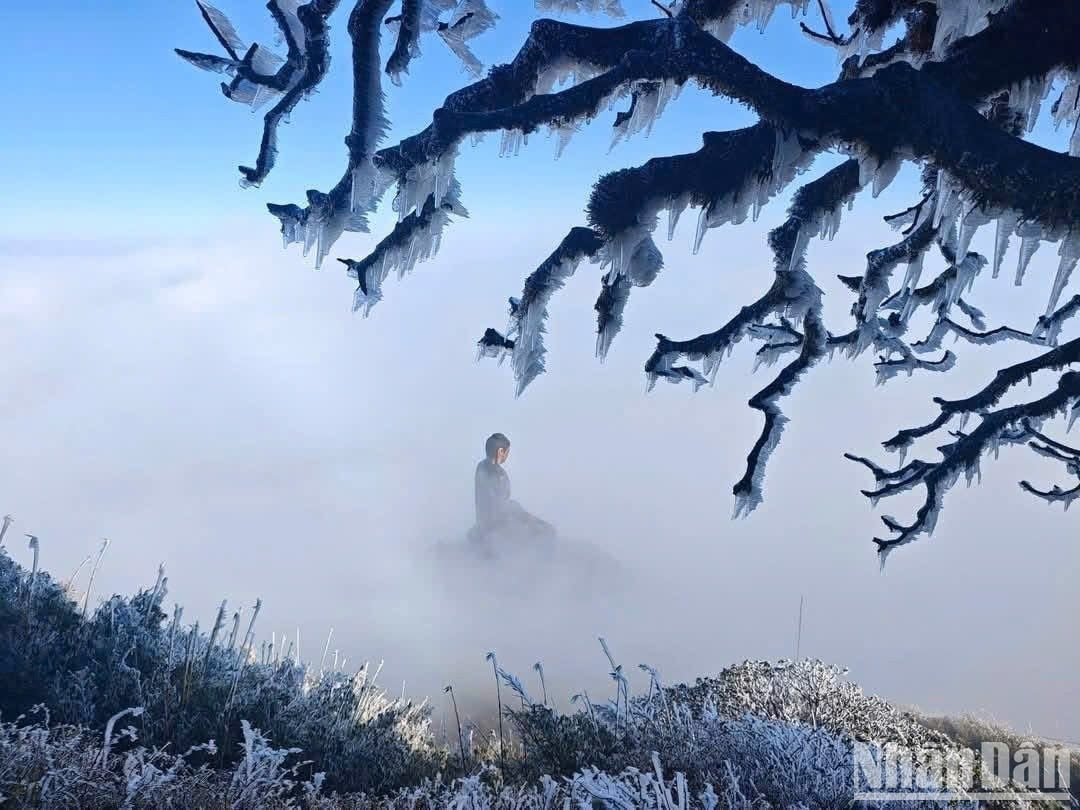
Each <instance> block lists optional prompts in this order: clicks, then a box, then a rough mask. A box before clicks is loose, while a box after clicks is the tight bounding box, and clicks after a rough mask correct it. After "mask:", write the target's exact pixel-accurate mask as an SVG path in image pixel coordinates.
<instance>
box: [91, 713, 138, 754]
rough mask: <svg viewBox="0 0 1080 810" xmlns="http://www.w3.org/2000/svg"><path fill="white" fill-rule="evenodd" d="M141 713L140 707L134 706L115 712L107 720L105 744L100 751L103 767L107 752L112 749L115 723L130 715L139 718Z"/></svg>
mask: <svg viewBox="0 0 1080 810" xmlns="http://www.w3.org/2000/svg"><path fill="white" fill-rule="evenodd" d="M142 713H143V707H142V706H134V707H132V708H130V709H124V710H123V711H120V712H117V713H116V714H114V715H113V716H112V717H110V718H109V722H108V723H106V724H105V744H104V746H103V747H102V749H101V764H102V766H104V765H105V764H106V763H107V762H108V760H109V750H110V749H111V748H112V732H113V726H115V725H116V721H117V720H119V719H120V718H121V717H124V716H125V715H128V714H130V715H131V716H132V717H139V716H140V715H142Z"/></svg>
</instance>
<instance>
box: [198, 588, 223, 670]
mask: <svg viewBox="0 0 1080 810" xmlns="http://www.w3.org/2000/svg"><path fill="white" fill-rule="evenodd" d="M223 624H225V600H224V599H222V600H221V606H220V607H219V608H218V612H217V617H216V618H215V619H214V629H213V630H211V631H210V640H209V641H208V642H207V643H206V655H204V656H203V674H204V675H205V673H206V667H207V665H208V664H209V663H210V651H211V650H213V649H214V641H215V640H216V639H217V634H218V633H220V632H221V627H222V625H223Z"/></svg>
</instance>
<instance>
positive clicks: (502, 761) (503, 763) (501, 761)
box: [484, 652, 506, 768]
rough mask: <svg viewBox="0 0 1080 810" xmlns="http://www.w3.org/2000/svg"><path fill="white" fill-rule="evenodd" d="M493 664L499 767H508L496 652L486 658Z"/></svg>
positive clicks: (490, 653)
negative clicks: (497, 715) (497, 719)
mask: <svg viewBox="0 0 1080 810" xmlns="http://www.w3.org/2000/svg"><path fill="white" fill-rule="evenodd" d="M484 657H485V658H486V659H487V660H488V661H490V662H491V670H492V672H493V673H495V700H496V702H497V704H498V707H499V767H500V768H505V767H506V759H505V757H504V756H503V708H502V687H501V686H500V685H499V661H498V659H497V658H496V657H495V653H494V652H489V653H488V654H487V655H486V656H484Z"/></svg>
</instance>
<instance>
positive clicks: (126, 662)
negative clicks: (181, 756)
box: [0, 550, 443, 792]
mask: <svg viewBox="0 0 1080 810" xmlns="http://www.w3.org/2000/svg"><path fill="white" fill-rule="evenodd" d="M31 584H32V585H33V588H32V594H31ZM164 596H165V588H164V587H163V585H162V581H161V580H160V579H159V582H158V583H157V584H156V585H155V587H154V588H153V589H152V590H149V591H142V592H140V593H139V594H138V595H136V596H135V597H133V598H131V599H125V598H122V597H119V596H113V597H112V598H111V599H109V600H107V601H106V602H105V603H104V604H102V605H101V606H100V607H99V608H98V609H97V610H96V611H94V613H93V614H92V615H90V616H88V617H87V618H86V619H84V618H83V616H82V615H81V612H80V610H79V607H78V606H77V605H76V604H75V603H74V602H73V601H72V600H71V599H70V598H68V596H67V594H66V593H65V590H64V589H63V588H62V587H61V586H59V585H58V584H57V583H55V582H54V581H53V580H52V579H51V578H50V577H49V576H48V575H47V574H45V573H44V572H40V571H38V572H36V573H34V574H33V575H32V576H31V575H30V574H29V573H28V572H26V571H25V570H23V569H22V568H20V567H19V566H18V565H17V564H16V563H14V562H13V561H12V560H11V559H10V558H9V557H8V556H7V555H6V554H4V553H3V551H2V550H0V673H2V675H3V681H4V688H2V689H0V719H4V720H10V719H11V718H14V717H16V716H18V715H20V714H22V713H24V712H26V711H27V710H29V709H30V708H31V707H33V706H35V705H39V704H40V705H45V706H48V708H49V711H50V712H51V713H52V721H53V722H55V723H58V724H61V725H64V726H68V725H70V726H77V727H82V728H88V729H104V728H105V726H106V724H107V723H108V722H109V719H110V718H111V717H112V716H113V715H115V714H116V713H117V712H120V711H122V710H124V709H127V708H130V707H138V708H139V709H140V710H141V716H140V717H139V718H138V722H137V727H138V733H139V737H140V739H141V740H142V741H143V742H144V743H145V744H146V745H148V746H157V747H161V748H164V747H165V746H169V750H171V751H185V750H188V749H193V752H198V758H200V759H202V760H207V761H211V763H212V764H213V765H214V766H216V767H222V766H226V765H229V764H231V763H233V762H236V761H237V760H239V759H240V758H242V757H244V756H245V753H244V752H245V750H246V748H245V745H247V744H249V740H247V736H248V732H247V731H245V728H246V727H245V726H244V723H245V722H247V723H249V724H250V726H251V727H253V728H257V729H259V730H260V732H261V733H265V734H267V735H268V736H269V737H270V739H273V740H274V742H275V744H277V745H282V746H286V747H289V748H297V749H301V750H303V751H304V752H305V758H307V759H317V760H318V761H319V762H320V763H321V766H322V767H323V768H324V769H325V770H326V771H327V772H328V773H332V774H333V776H332V777H330V778H329V784H330V785H332V786H333V787H335V788H340V789H344V790H368V791H377V792H382V791H386V790H391V789H395V788H398V787H400V786H402V785H405V784H410V783H416V782H419V781H421V780H422V779H424V778H426V777H429V776H432V775H434V774H435V773H437V772H438V770H439V769H440V767H441V764H442V762H443V753H442V751H441V750H440V749H439V748H438V747H437V746H436V745H435V741H434V738H433V736H432V734H431V731H430V716H429V715H430V712H429V709H428V708H427V707H426V706H424V705H417V704H415V703H413V702H411V701H407V700H404V699H395V698H391V697H389V696H387V695H386V693H385V692H384V691H383V690H382V689H381V688H379V687H378V686H376V684H375V683H374V678H373V677H371V675H370V673H369V672H368V671H367V669H366V668H364V669H361V670H360V672H358V673H355V674H348V673H345V672H341V671H324V672H313V671H311V670H310V669H308V668H307V667H306V666H304V665H302V664H300V663H298V662H296V661H295V660H289V659H285V660H282V659H281V658H280V656H273V657H271V656H269V655H266V656H263V659H264V660H256V656H255V654H254V652H253V647H254V643H253V640H254V636H253V635H252V631H251V629H250V627H249V630H248V633H247V635H246V636H245V637H241V636H240V634H239V633H238V632H236V629H237V628H238V626H239V623H238V622H234V629H233V632H231V633H223V632H221V630H222V626H223V615H224V614H223V612H220V613H219V621H218V622H217V623H216V625H217V626H216V627H215V628H213V629H212V630H211V631H210V633H209V634H207V633H203V632H201V631H200V630H199V627H198V624H197V623H196V624H195V625H194V626H186V625H184V624H183V623H182V622H181V611H180V610H179V609H177V610H176V611H175V612H174V614H173V617H172V618H171V619H169V620H168V621H166V616H165V614H164V613H163V612H162V610H161V607H160V605H161V602H162V600H163V598H164ZM210 740H214V741H215V742H216V747H215V754H214V755H213V757H211V756H210V755H209V754H208V753H207V752H206V751H205V750H204V749H203V748H201V746H204V744H205V743H207V742H208V741H210Z"/></svg>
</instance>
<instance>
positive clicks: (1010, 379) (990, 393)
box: [883, 338, 1080, 451]
mask: <svg viewBox="0 0 1080 810" xmlns="http://www.w3.org/2000/svg"><path fill="white" fill-rule="evenodd" d="M1073 363H1080V338H1074V339H1073V340H1070V341H1068V342H1067V343H1063V344H1061V345H1060V346H1056V347H1055V348H1053V349H1050V350H1049V351H1046V352H1044V353H1043V354H1041V355H1039V356H1037V357H1033V358H1032V359H1030V360H1025V361H1024V362H1022V363H1017V364H1015V365H1012V366H1008V367H1006V368H1003V369H1001V370H999V371H998V372H997V374H995V375H994V379H993V380H992V381H991V382H990V383H989V384H988V385H986V386H985V387H984V388H983V389H982V390H981V391H979V392H978V393H976V394H973V395H971V396H970V397H966V398H964V399H953V400H948V399H944V398H942V397H934V402H935V403H937V405H938V407H939V408H940V409H941V413H940V414H938V416H937V418H935V419H934V420H933V421H932V422H929V423H927V424H925V425H922V426H920V427H916V428H908V429H905V430H901V431H900V432H898V433H897V434H896V435H895V436H893V437H892V438H891V439H889V440H888V441H886V442H884V445H883V446H884V447H885V449H886V450H890V451H896V450H901V449H904V448H906V447H909V446H910V445H911V444H912V442H914V440H915V439H918V438H920V437H922V436H926V435H928V434H930V433H933V432H934V431H935V430H938V429H939V428H941V427H943V426H944V425H945V424H946V423H947V422H948V421H949V420H950V419H951V418H953V417H954V416H960V415H963V414H972V413H980V412H984V411H987V410H989V409H990V408H992V407H994V406H995V405H996V404H997V403H998V402H999V401H1000V400H1001V398H1002V397H1003V396H1004V395H1005V393H1006V392H1007V391H1008V390H1009V389H1011V388H1012V387H1013V386H1014V385H1017V384H1018V383H1019V382H1021V381H1022V380H1026V379H1028V378H1029V377H1031V375H1033V374H1035V373H1037V372H1039V371H1057V370H1060V369H1062V368H1064V367H1065V366H1068V365H1071V364H1073Z"/></svg>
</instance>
